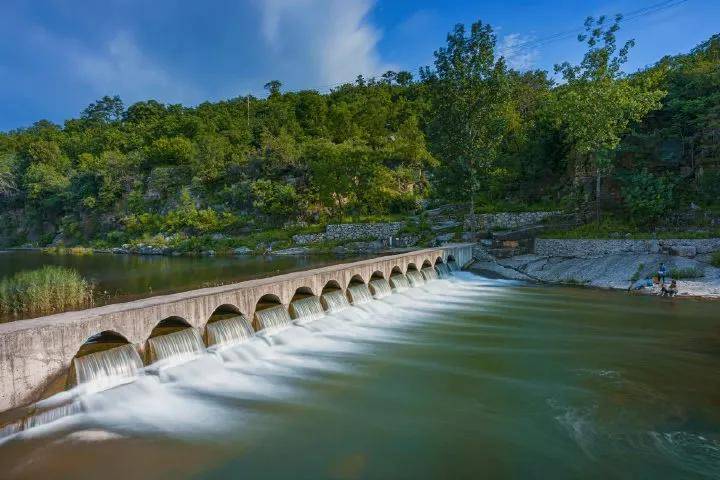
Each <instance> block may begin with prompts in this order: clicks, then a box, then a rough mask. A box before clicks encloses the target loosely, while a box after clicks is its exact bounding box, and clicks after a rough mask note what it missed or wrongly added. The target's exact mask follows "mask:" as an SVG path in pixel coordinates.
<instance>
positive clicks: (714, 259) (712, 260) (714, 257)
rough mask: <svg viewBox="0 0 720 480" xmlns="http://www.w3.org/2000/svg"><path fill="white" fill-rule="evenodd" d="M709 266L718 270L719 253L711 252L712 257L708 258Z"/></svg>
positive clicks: (719, 262) (719, 266) (719, 264)
mask: <svg viewBox="0 0 720 480" xmlns="http://www.w3.org/2000/svg"><path fill="white" fill-rule="evenodd" d="M710 265H712V266H713V267H717V268H720V251H717V252H713V254H712V256H711V257H710Z"/></svg>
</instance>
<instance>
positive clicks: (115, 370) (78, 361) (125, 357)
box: [73, 343, 143, 386]
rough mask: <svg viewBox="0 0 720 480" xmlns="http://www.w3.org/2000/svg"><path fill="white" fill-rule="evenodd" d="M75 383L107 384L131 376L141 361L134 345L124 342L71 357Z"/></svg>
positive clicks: (141, 364)
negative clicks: (117, 345) (116, 345)
mask: <svg viewBox="0 0 720 480" xmlns="http://www.w3.org/2000/svg"><path fill="white" fill-rule="evenodd" d="M73 367H74V369H75V383H76V384H77V385H80V384H82V383H94V384H97V385H98V386H109V385H112V384H113V383H117V381H118V380H120V379H128V378H133V377H134V376H135V375H136V374H137V371H138V370H139V369H141V368H142V367H143V362H142V360H141V359H140V355H138V352H137V350H136V349H135V346H134V345H132V344H130V343H126V344H124V345H120V346H119V347H114V348H109V349H107V350H100V351H98V352H94V353H89V354H87V355H83V356H82V357H76V358H74V359H73Z"/></svg>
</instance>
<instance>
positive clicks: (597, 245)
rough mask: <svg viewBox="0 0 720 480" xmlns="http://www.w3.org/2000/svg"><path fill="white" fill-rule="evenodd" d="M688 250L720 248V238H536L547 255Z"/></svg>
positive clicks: (538, 249) (541, 252) (699, 251)
mask: <svg viewBox="0 0 720 480" xmlns="http://www.w3.org/2000/svg"><path fill="white" fill-rule="evenodd" d="M686 247H690V248H689V249H688V248H686ZM688 250H689V251H690V252H693V251H694V252H695V253H693V254H691V255H689V256H694V255H695V254H703V253H710V252H714V251H718V250H720V238H706V239H666V240H584V239H579V240H573V239H568V240H564V239H550V238H538V239H536V240H535V254H537V255H541V256H543V257H599V256H602V255H610V254H616V253H660V252H663V251H670V252H674V251H678V252H682V251H688ZM684 256H688V255H684Z"/></svg>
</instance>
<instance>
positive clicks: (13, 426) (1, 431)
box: [0, 420, 23, 439]
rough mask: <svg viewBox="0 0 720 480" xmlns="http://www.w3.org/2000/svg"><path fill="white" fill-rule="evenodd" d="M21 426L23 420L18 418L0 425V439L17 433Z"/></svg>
mask: <svg viewBox="0 0 720 480" xmlns="http://www.w3.org/2000/svg"><path fill="white" fill-rule="evenodd" d="M22 427H23V422H22V421H20V420H16V421H14V422H12V423H8V424H6V425H3V426H2V427H0V439H3V438H5V437H9V436H10V435H14V434H16V433H18V432H19V431H20V430H22Z"/></svg>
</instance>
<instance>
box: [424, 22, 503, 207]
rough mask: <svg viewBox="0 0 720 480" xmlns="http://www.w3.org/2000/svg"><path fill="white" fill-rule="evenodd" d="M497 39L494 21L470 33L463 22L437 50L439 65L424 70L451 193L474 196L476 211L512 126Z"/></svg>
mask: <svg viewBox="0 0 720 480" xmlns="http://www.w3.org/2000/svg"><path fill="white" fill-rule="evenodd" d="M495 44H496V38H495V34H494V33H493V30H492V27H491V26H490V25H487V24H483V23H482V22H480V21H478V22H476V23H473V24H472V26H471V27H470V32H467V31H466V30H465V26H464V25H462V24H458V25H456V26H455V29H454V30H453V31H452V32H451V33H450V34H448V36H447V46H446V47H443V48H440V49H438V50H437V51H436V52H435V68H434V69H433V70H431V69H430V68H429V67H426V68H424V69H423V70H422V71H421V76H422V78H423V80H424V81H426V82H427V83H428V84H429V86H430V91H431V98H432V109H433V112H432V120H431V122H430V125H429V134H430V140H431V145H432V150H433V152H434V154H435V156H436V157H437V158H438V159H439V160H440V161H441V165H442V166H441V169H440V175H441V176H442V177H443V178H444V180H445V182H444V185H446V186H447V187H449V189H451V190H452V191H450V192H448V193H449V194H450V195H451V196H454V197H455V198H462V199H466V200H470V205H471V210H473V211H474V202H475V199H476V197H477V193H478V190H479V188H480V187H481V185H482V184H483V182H487V180H488V179H489V176H490V174H491V171H492V167H493V165H494V163H495V161H496V159H497V157H498V154H499V148H500V145H501V144H502V141H503V137H504V136H505V133H506V131H507V129H506V125H507V112H508V108H509V102H508V100H509V92H510V90H509V88H508V81H507V72H506V67H505V62H504V60H503V58H502V57H500V58H498V57H496V55H495Z"/></svg>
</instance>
